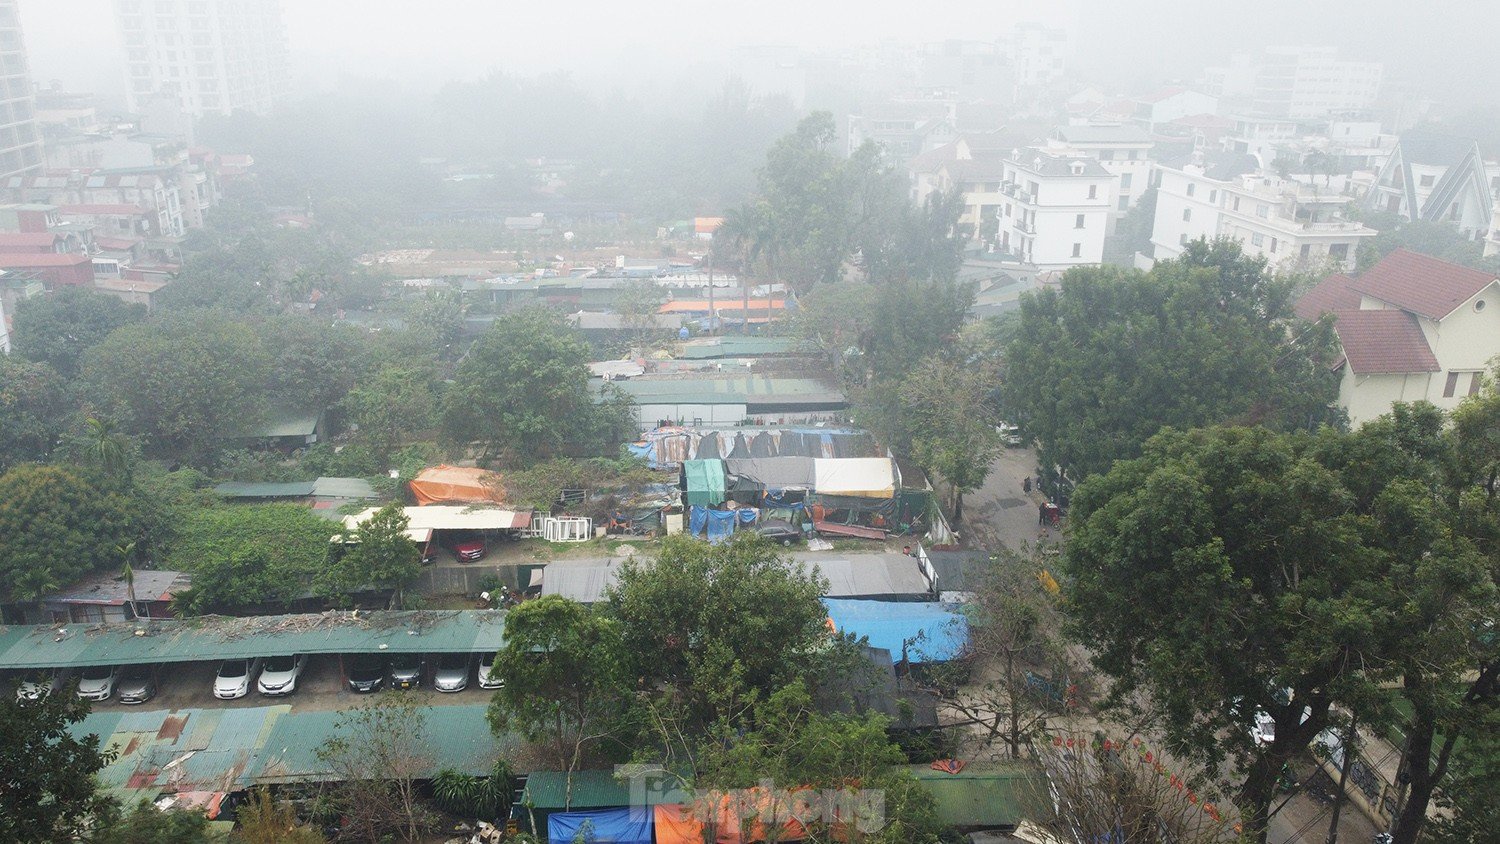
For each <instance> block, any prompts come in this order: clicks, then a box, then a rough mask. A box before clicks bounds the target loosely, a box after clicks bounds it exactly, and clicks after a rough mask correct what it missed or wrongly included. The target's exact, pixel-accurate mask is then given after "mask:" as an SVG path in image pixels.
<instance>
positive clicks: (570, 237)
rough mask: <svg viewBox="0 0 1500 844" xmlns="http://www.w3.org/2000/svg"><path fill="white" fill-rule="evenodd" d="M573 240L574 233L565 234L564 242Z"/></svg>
mask: <svg viewBox="0 0 1500 844" xmlns="http://www.w3.org/2000/svg"><path fill="white" fill-rule="evenodd" d="M572 239H573V233H572V232H563V240H572Z"/></svg>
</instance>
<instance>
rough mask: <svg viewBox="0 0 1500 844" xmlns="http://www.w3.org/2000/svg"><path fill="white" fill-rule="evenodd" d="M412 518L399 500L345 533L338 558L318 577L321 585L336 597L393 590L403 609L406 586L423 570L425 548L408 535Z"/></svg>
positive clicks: (393, 603) (393, 600) (394, 601)
mask: <svg viewBox="0 0 1500 844" xmlns="http://www.w3.org/2000/svg"><path fill="white" fill-rule="evenodd" d="M410 524H411V520H410V519H408V518H407V517H406V512H405V510H404V509H403V508H402V507H401V505H399V504H387V505H386V506H384V507H382V508H380V509H379V510H377V511H375V514H374V515H372V516H371V517H370V518H368V519H366V520H365V522H364V523H363V524H361V525H360V526H359V529H358V530H356V531H353V532H351V533H349V534H348V535H347V536H346V537H345V543H344V551H343V553H342V554H340V555H339V558H338V561H337V562H336V563H335V564H334V565H331V566H329V567H328V568H326V569H324V570H323V572H322V574H320V575H319V577H318V588H319V590H320V591H322V592H323V593H324V594H326V595H328V596H330V597H333V596H338V595H348V594H350V593H352V592H355V591H358V590H360V589H366V588H370V589H379V590H386V589H389V590H390V591H391V606H392V607H393V608H396V609H400V608H401V606H402V595H403V592H404V590H405V589H406V587H407V586H410V585H411V582H412V581H414V580H416V579H417V575H419V574H421V572H422V552H421V551H420V550H419V549H418V548H417V545H416V543H415V542H412V541H411V538H410V537H408V536H407V535H406V528H407V526H408V525H410Z"/></svg>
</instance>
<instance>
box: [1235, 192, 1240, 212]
mask: <svg viewBox="0 0 1500 844" xmlns="http://www.w3.org/2000/svg"><path fill="white" fill-rule="evenodd" d="M1234 210H1236V211H1238V210H1240V198H1239V197H1237V196H1236V197H1235V198H1234Z"/></svg>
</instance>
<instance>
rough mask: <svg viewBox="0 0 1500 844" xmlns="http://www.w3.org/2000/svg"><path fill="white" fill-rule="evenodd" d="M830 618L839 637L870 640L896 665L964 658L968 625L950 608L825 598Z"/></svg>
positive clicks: (895, 602) (928, 604) (935, 605)
mask: <svg viewBox="0 0 1500 844" xmlns="http://www.w3.org/2000/svg"><path fill="white" fill-rule="evenodd" d="M823 604H824V606H826V607H827V608H828V618H829V620H830V621H832V622H833V626H834V629H835V630H837V631H838V632H840V633H852V634H853V635H855V636H863V637H867V638H868V639H869V644H870V647H872V648H884V649H886V650H888V651H890V652H891V659H892V660H893V661H900V660H901V659H903V658H904V659H905V660H907V661H908V662H912V663H922V662H947V661H949V660H951V659H954V658H956V657H958V656H960V655H962V654H963V652H964V650H965V648H966V647H967V645H968V640H969V625H968V621H967V619H965V618H964V616H963V614H962V613H960V612H957V611H956V608H954V607H953V605H951V604H941V603H937V602H935V601H932V602H927V601H923V602H900V601H862V600H849V599H843V598H825V599H824V600H823Z"/></svg>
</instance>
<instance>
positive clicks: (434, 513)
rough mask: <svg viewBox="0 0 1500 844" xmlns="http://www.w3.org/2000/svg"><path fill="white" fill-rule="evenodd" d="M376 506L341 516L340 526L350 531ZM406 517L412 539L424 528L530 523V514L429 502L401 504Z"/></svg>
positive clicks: (496, 527)
mask: <svg viewBox="0 0 1500 844" xmlns="http://www.w3.org/2000/svg"><path fill="white" fill-rule="evenodd" d="M378 509H379V508H376V507H371V508H370V509H368V510H364V511H362V512H360V513H357V514H355V515H353V516H345V517H344V526H345V527H347V528H349V529H350V530H354V529H356V528H358V527H359V526H360V525H362V524H364V523H365V521H366V520H368V519H369V518H370V517H371V516H373V515H375V513H376V512H378ZM402 510H403V512H405V513H406V518H407V520H408V522H409V523H408V525H407V528H408V531H407V535H409V536H412V538H413V539H415V538H416V536H415V535H413V532H414V531H419V530H425V531H428V532H429V534H430V532H431V531H434V530H510V529H511V528H523V527H526V526H527V525H529V524H531V514H530V513H517V512H516V511H514V510H501V509H499V508H496V507H467V506H464V505H461V504H429V505H427V506H425V507H404V508H402Z"/></svg>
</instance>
